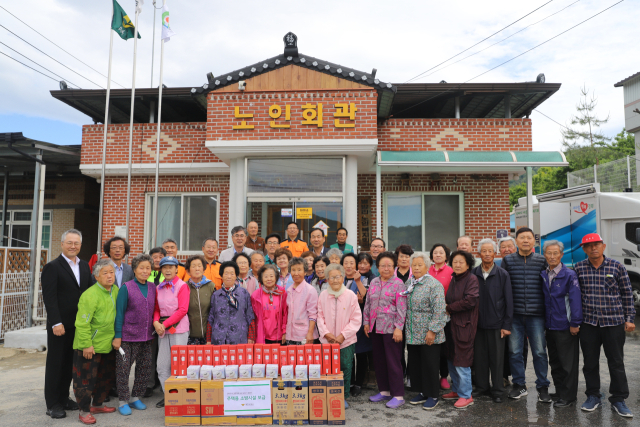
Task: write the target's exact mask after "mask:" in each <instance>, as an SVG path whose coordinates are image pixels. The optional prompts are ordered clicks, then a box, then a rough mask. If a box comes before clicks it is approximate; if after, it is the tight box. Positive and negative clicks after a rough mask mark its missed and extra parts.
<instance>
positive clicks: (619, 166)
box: [567, 156, 640, 192]
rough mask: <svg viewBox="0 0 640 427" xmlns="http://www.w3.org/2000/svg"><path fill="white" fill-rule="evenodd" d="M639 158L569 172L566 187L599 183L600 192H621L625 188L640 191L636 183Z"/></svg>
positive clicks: (619, 160)
mask: <svg viewBox="0 0 640 427" xmlns="http://www.w3.org/2000/svg"><path fill="white" fill-rule="evenodd" d="M639 166H640V158H637V157H635V156H627V157H625V158H622V159H618V160H613V161H611V162H607V163H603V164H600V165H594V166H593V167H590V168H586V169H581V170H579V171H574V172H569V173H568V174H567V186H568V187H569V188H571V187H577V186H579V185H584V184H591V183H595V182H597V183H599V184H600V191H602V192H622V191H624V190H625V189H626V188H631V189H633V191H634V192H637V191H640V182H639V181H638V169H639Z"/></svg>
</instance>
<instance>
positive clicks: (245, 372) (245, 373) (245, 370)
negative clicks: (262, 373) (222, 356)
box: [238, 365, 251, 378]
mask: <svg viewBox="0 0 640 427" xmlns="http://www.w3.org/2000/svg"><path fill="white" fill-rule="evenodd" d="M238 378H251V365H240V368H239V369H238Z"/></svg>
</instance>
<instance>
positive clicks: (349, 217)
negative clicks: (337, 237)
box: [342, 156, 358, 251]
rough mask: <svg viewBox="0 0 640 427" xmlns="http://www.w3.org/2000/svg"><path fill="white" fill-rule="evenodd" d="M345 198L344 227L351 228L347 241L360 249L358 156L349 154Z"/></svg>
mask: <svg viewBox="0 0 640 427" xmlns="http://www.w3.org/2000/svg"><path fill="white" fill-rule="evenodd" d="M345 169H346V177H345V178H346V179H345V182H346V184H345V191H344V199H343V200H342V205H343V211H344V227H345V228H346V229H347V230H349V236H347V243H348V244H350V245H352V246H353V248H354V251H357V249H358V158H357V157H356V156H347V163H346V168H345Z"/></svg>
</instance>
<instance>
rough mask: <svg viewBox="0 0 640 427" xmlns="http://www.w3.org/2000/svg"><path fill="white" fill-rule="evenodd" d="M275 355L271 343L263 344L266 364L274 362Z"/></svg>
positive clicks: (263, 356) (263, 361) (263, 359)
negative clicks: (272, 352)
mask: <svg viewBox="0 0 640 427" xmlns="http://www.w3.org/2000/svg"><path fill="white" fill-rule="evenodd" d="M272 359H273V355H272V354H271V344H263V345H262V363H263V364H265V365H269V364H272V363H273V362H272V361H271V360H272Z"/></svg>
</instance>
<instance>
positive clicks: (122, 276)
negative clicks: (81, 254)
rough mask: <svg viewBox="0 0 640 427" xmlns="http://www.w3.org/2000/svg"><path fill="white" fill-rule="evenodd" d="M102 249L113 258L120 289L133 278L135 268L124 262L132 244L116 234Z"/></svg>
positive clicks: (117, 283) (117, 284)
mask: <svg viewBox="0 0 640 427" xmlns="http://www.w3.org/2000/svg"><path fill="white" fill-rule="evenodd" d="M102 250H103V251H104V254H105V255H106V256H108V257H109V258H110V259H111V262H112V263H113V269H114V271H115V273H116V283H115V284H116V286H117V287H118V289H120V287H121V286H122V284H123V283H127V282H128V281H129V280H133V270H132V269H131V266H130V265H129V264H127V263H126V262H124V257H125V256H127V255H129V251H130V250H131V246H129V244H128V243H127V241H126V240H124V239H123V238H122V237H120V236H114V237H112V238H110V239H109V240H107V241H106V242H105V243H104V245H103V247H102Z"/></svg>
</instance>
